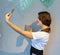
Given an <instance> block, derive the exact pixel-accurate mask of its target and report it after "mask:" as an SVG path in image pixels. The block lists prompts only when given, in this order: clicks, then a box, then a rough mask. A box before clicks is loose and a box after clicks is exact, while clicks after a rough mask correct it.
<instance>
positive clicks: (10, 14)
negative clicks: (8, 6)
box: [5, 12, 12, 21]
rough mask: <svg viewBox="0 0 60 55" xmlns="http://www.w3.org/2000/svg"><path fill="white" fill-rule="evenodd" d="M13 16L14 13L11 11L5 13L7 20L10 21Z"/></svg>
mask: <svg viewBox="0 0 60 55" xmlns="http://www.w3.org/2000/svg"><path fill="white" fill-rule="evenodd" d="M11 16H12V13H11V12H8V13H7V14H6V15H5V20H6V21H9V20H10V18H11Z"/></svg>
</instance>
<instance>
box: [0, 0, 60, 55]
mask: <svg viewBox="0 0 60 55" xmlns="http://www.w3.org/2000/svg"><path fill="white" fill-rule="evenodd" d="M13 8H15V11H14V13H13V16H12V17H11V21H12V22H13V23H14V24H16V25H17V26H20V27H21V28H23V29H25V25H26V24H31V25H32V29H33V31H37V30H38V29H39V27H38V28H37V25H36V22H35V20H36V18H37V13H38V12H40V11H49V12H50V13H51V16H52V24H51V34H50V38H49V42H48V44H47V46H46V48H45V50H44V55H60V0H54V3H53V4H52V6H51V7H50V8H49V9H47V8H46V7H45V6H43V5H42V4H41V2H40V0H34V2H33V4H32V6H31V7H30V8H28V9H27V10H24V11H21V10H20V7H19V1H17V0H15V1H14V2H9V1H8V0H0V24H1V26H0V33H1V37H0V55H29V51H30V42H31V41H30V39H28V38H25V37H24V36H22V35H20V34H18V33H17V32H15V31H14V30H13V29H12V28H10V27H9V26H8V25H7V24H6V22H5V17H4V16H5V14H6V13H7V12H9V11H10V10H11V9H13ZM36 28H37V29H36Z"/></svg>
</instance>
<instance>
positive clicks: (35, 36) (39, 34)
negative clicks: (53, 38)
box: [32, 32, 49, 39]
mask: <svg viewBox="0 0 60 55" xmlns="http://www.w3.org/2000/svg"><path fill="white" fill-rule="evenodd" d="M32 36H33V39H39V38H48V36H49V33H46V32H32Z"/></svg>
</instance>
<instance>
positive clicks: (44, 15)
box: [38, 11, 51, 27]
mask: <svg viewBox="0 0 60 55" xmlns="http://www.w3.org/2000/svg"><path fill="white" fill-rule="evenodd" d="M38 20H39V21H41V22H42V24H43V25H46V26H48V27H49V26H50V24H51V16H50V13H49V12H47V11H43V12H39V13H38Z"/></svg>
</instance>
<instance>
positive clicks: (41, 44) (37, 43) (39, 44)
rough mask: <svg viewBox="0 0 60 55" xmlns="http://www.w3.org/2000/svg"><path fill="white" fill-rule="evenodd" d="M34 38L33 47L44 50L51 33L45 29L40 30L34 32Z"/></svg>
mask: <svg viewBox="0 0 60 55" xmlns="http://www.w3.org/2000/svg"><path fill="white" fill-rule="evenodd" d="M32 35H33V39H31V41H32V44H31V45H32V47H34V48H36V49H38V50H44V48H45V45H46V44H47V41H48V39H49V33H47V32H44V31H38V32H32Z"/></svg>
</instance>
